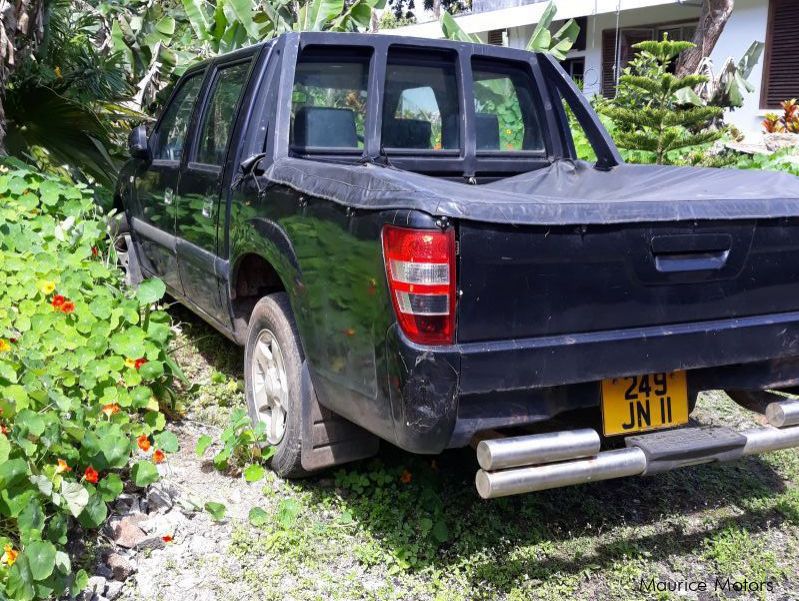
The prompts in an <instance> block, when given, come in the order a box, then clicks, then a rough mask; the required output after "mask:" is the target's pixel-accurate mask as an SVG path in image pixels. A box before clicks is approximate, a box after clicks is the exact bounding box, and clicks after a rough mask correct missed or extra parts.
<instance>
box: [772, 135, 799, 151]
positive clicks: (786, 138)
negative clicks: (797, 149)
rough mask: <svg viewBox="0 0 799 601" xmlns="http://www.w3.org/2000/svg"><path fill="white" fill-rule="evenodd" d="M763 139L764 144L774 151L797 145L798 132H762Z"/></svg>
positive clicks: (798, 142) (798, 141)
mask: <svg viewBox="0 0 799 601" xmlns="http://www.w3.org/2000/svg"><path fill="white" fill-rule="evenodd" d="M763 141H764V142H765V144H766V148H768V149H769V150H770V151H772V152H774V151H776V150H781V149H783V148H789V147H791V146H799V134H792V133H788V132H784V133H773V134H763Z"/></svg>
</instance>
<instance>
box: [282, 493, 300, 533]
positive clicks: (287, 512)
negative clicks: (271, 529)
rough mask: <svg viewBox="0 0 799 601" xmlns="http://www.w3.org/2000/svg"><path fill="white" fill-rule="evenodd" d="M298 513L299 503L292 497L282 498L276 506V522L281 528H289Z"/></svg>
mask: <svg viewBox="0 0 799 601" xmlns="http://www.w3.org/2000/svg"><path fill="white" fill-rule="evenodd" d="M299 514H300V504H299V503H297V501H295V500H294V499H283V500H282V501H280V504H279V505H278V506H277V523H278V524H280V525H281V526H282V527H283V528H290V527H291V526H292V525H293V524H294V522H295V521H297V516H298V515H299Z"/></svg>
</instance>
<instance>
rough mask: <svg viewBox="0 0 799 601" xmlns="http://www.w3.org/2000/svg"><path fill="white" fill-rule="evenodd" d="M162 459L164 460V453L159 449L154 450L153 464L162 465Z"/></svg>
mask: <svg viewBox="0 0 799 601" xmlns="http://www.w3.org/2000/svg"><path fill="white" fill-rule="evenodd" d="M164 459H166V455H164V452H163V451H162V450H161V449H156V450H155V453H153V463H163V462H164Z"/></svg>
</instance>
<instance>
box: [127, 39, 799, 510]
mask: <svg viewBox="0 0 799 601" xmlns="http://www.w3.org/2000/svg"><path fill="white" fill-rule="evenodd" d="M567 106H568V108H569V109H570V110H571V112H572V114H573V115H574V117H575V118H576V119H577V121H578V122H579V125H580V127H582V129H583V130H584V131H585V133H586V135H587V137H588V139H589V141H590V143H591V145H592V146H593V149H594V152H595V154H596V157H597V159H596V162H595V163H593V164H589V163H586V162H583V161H579V160H577V156H576V152H575V148H574V143H573V140H572V135H571V132H570V128H569V121H568V115H567V108H566V107H567ZM130 151H131V157H132V158H131V160H130V161H129V162H128V163H127V164H126V165H125V167H124V169H123V171H122V173H121V176H120V178H119V184H118V189H117V190H116V200H117V202H118V203H119V205H120V206H121V207H124V211H125V214H126V218H127V223H128V225H129V233H128V235H127V238H126V240H127V241H128V243H129V245H130V246H129V249H128V250H129V256H128V263H129V269H130V273H131V274H133V275H134V276H136V275H139V274H140V275H141V277H150V276H157V277H160V278H162V279H163V280H164V281H165V282H166V284H167V286H168V291H169V293H170V294H171V295H173V296H174V297H175V298H177V299H179V300H180V301H181V302H182V303H184V304H185V305H187V306H188V307H189V308H191V309H192V310H193V311H195V312H196V313H197V314H198V315H200V316H201V317H202V318H203V319H205V320H206V321H208V322H209V323H210V324H212V325H213V327H215V328H216V329H218V330H219V331H220V332H222V333H224V334H225V335H226V336H228V337H229V338H230V339H232V340H234V341H236V342H237V343H239V344H241V345H244V346H245V347H246V352H245V380H246V398H247V403H248V405H249V409H250V413H251V416H252V418H253V420H256V421H259V420H260V421H265V422H266V425H267V432H268V438H269V442H270V443H271V444H272V445H274V446H275V447H276V453H275V455H274V457H273V459H272V465H273V468H274V469H275V470H276V471H277V472H279V473H281V474H283V475H287V476H298V475H303V474H307V473H309V472H312V471H314V470H316V469H319V468H322V467H326V466H329V465H334V464H337V463H343V462H345V461H351V460H353V459H358V458H362V457H366V456H369V455H371V454H373V453H374V452H376V449H377V443H378V439H379V438H381V439H383V440H386V441H388V442H390V443H392V444H394V445H397V446H399V447H401V448H403V449H406V450H408V451H411V452H414V453H427V454H432V453H439V452H441V451H442V450H444V449H446V448H451V447H463V446H467V445H469V444H470V443H471V444H473V445H475V446H476V449H477V458H478V461H479V463H480V466H481V469H480V470H479V471H478V472H477V477H476V483H477V489H478V492H479V493H480V494H481V495H482V496H484V497H496V496H502V495H507V494H515V493H520V492H527V491H533V490H541V489H544V488H551V487H556V486H565V485H569V484H576V483H580V482H586V481H591V480H601V479H607V478H614V477H621V476H628V475H640V474H645V473H646V474H649V473H654V472H657V471H662V470H665V469H671V468H674V467H678V466H681V465H688V464H696V463H703V462H711V461H720V460H728V459H734V458H737V457H740V456H742V455H748V454H753V453H759V452H764V451H768V450H774V449H780V448H788V447H794V446H799V427H798V426H797V424H799V402H797V401H793V400H791V399H790V397H787V396H784V395H781V394H780V393H777V392H763V391H775V390H776V391H780V390H790V389H791V388H792V387H795V386H797V385H799V260H797V256H798V255H799V180H797V179H796V178H793V177H792V176H788V175H782V174H766V173H752V172H740V171H735V170H712V169H690V168H676V167H662V166H642V165H628V164H624V163H623V161H622V160H621V157H620V156H619V153H618V151H617V149H616V148H615V146H614V145H613V142H612V140H611V139H610V137H609V136H608V134H607V132H606V131H605V130H604V129H603V127H602V125H601V124H600V122H599V121H598V119H597V118H596V116H595V114H594V113H593V112H592V110H591V108H590V105H589V104H588V103H587V102H586V100H585V98H584V97H583V96H582V94H581V93H580V92H579V91H578V90H577V88H576V87H575V86H574V85H573V83H572V82H571V81H570V79H569V78H568V77H567V76H566V74H565V73H564V72H563V70H562V69H561V68H560V67H559V66H558V64H557V63H556V62H555V61H554V60H553V59H552V58H551V57H549V56H546V55H537V54H533V53H529V52H524V51H520V50H513V49H509V48H502V47H495V46H483V45H475V44H469V43H460V42H451V41H435V40H419V39H410V38H401V37H394V36H390V35H386V36H382V35H379V36H378V35H359V34H331V33H292V34H286V35H283V36H281V37H279V38H277V39H275V40H272V41H270V42H267V43H263V44H260V45H256V46H253V47H250V48H247V49H244V50H241V51H239V52H235V53H232V54H229V55H225V56H221V57H218V58H216V59H214V60H210V61H205V62H202V63H199V64H197V65H195V66H193V67H192V68H191V69H189V70H188V71H187V72H186V73H185V75H184V76H183V77H181V79H180V81H179V82H178V83H177V85H176V86H175V89H174V92H173V94H172V96H171V99H170V100H169V102H168V104H167V105H166V108H165V110H164V111H163V114H162V115H161V117H160V118H159V119H158V121H157V122H156V123H155V125H154V127H153V128H152V131H151V132H150V133H149V135H148V133H147V132H146V130H145V128H144V127H143V126H142V127H139V128H136V129H135V130H134V131H133V132H132V133H131V136H130ZM707 389H724V390H728V391H731V395H732V396H733V398H735V399H736V400H737V401H739V402H740V403H742V404H744V405H745V406H747V407H755V408H756V406H757V407H760V409H761V410H762V411H763V412H764V413H765V414H766V416H765V417H763V421H764V422H765V420H766V419H768V424H767V425H764V427H762V428H756V429H753V430H748V431H745V432H736V431H734V430H732V429H729V428H727V427H724V426H723V424H722V425H720V426H718V427H714V428H705V427H691V426H690V424H689V423H688V422H689V415H690V412H691V411H692V409H693V406H694V404H695V399H696V395H697V393H698V392H699V391H701V390H707ZM766 405H768V407H767V410H766Z"/></svg>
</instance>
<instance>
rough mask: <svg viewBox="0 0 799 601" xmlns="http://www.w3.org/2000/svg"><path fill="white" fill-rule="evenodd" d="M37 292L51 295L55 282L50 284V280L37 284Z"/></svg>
mask: <svg viewBox="0 0 799 601" xmlns="http://www.w3.org/2000/svg"><path fill="white" fill-rule="evenodd" d="M39 290H41V291H42V294H45V295H47V294H52V293H53V290H55V282H51V281H50V280H45V281H43V282H40V283H39Z"/></svg>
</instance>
